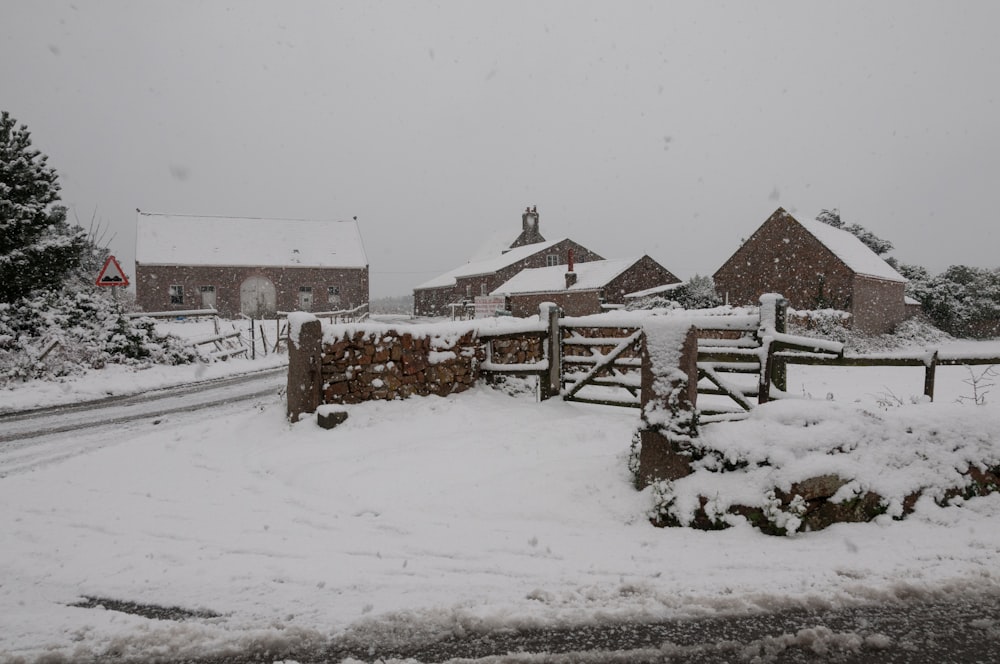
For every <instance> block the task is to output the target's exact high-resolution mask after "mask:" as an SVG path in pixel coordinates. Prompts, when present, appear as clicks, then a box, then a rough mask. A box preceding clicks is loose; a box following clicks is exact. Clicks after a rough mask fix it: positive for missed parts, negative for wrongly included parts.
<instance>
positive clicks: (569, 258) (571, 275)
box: [566, 249, 576, 288]
mask: <svg viewBox="0 0 1000 664" xmlns="http://www.w3.org/2000/svg"><path fill="white" fill-rule="evenodd" d="M566 267H567V268H569V269H567V270H566V288H569V287H570V286H572V285H573V284H575V283H576V272H574V271H573V250H572V249H570V250H569V251H567V252H566Z"/></svg>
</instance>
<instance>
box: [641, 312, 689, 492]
mask: <svg viewBox="0 0 1000 664" xmlns="http://www.w3.org/2000/svg"><path fill="white" fill-rule="evenodd" d="M643 330H644V332H645V333H644V335H643V344H642V393H641V399H642V425H641V426H640V428H639V430H638V431H637V432H636V434H635V435H636V438H637V442H638V445H639V458H638V470H637V471H636V477H635V483H636V487H637V488H639V489H642V488H644V487H646V486H648V485H650V484H652V483H653V482H656V481H657V480H673V479H679V478H681V477H684V476H685V475H689V474H691V472H692V470H691V466H690V464H691V454H690V450H691V441H692V440H693V439H694V438H697V436H698V409H697V401H698V333H697V328H695V327H694V326H692V325H690V324H689V323H684V322H682V321H662V322H661V321H657V322H655V323H653V322H650V323H649V324H644V325H643Z"/></svg>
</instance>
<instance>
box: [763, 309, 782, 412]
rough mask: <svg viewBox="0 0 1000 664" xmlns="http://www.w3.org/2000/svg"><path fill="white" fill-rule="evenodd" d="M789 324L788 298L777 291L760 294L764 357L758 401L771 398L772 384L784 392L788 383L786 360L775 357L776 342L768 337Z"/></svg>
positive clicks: (766, 400) (765, 401)
mask: <svg viewBox="0 0 1000 664" xmlns="http://www.w3.org/2000/svg"><path fill="white" fill-rule="evenodd" d="M787 325H788V300H786V299H785V298H783V297H782V296H781V295H778V294H777V293H765V294H764V295H761V296H760V327H759V328H758V330H757V335H758V336H759V337H760V338H761V346H762V348H763V350H764V359H763V360H762V361H761V368H760V381H759V382H758V383H757V403H759V404H760V403H767V402H768V401H770V400H771V385H772V384H773V385H774V386H775V387H776V388H777V389H779V390H781V391H782V392H784V391H785V390H786V389H787V387H788V385H787V383H788V376H787V368H786V365H785V363H784V362H780V361H777V358H775V357H774V351H775V349H774V343H773V341H772V340H771V339H769V338H767V336H768V335H767V333H768V332H776V333H778V334H784V333H785V330H786V327H787Z"/></svg>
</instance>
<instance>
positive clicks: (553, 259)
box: [545, 254, 559, 267]
mask: <svg viewBox="0 0 1000 664" xmlns="http://www.w3.org/2000/svg"><path fill="white" fill-rule="evenodd" d="M545 264H546V265H548V266H549V267H552V266H553V265H559V256H557V255H556V254H549V255H548V256H546V257H545Z"/></svg>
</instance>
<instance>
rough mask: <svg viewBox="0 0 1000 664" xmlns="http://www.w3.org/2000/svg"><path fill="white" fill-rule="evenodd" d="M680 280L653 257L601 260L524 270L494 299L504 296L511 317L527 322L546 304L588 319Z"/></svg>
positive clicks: (499, 289)
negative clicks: (638, 294)
mask: <svg viewBox="0 0 1000 664" xmlns="http://www.w3.org/2000/svg"><path fill="white" fill-rule="evenodd" d="M679 283H680V280H679V279H678V278H677V277H675V276H674V275H673V274H672V273H671V272H670V271H669V270H667V269H666V268H665V267H663V266H662V265H660V264H659V263H657V262H656V261H655V260H653V259H652V258H650V257H649V256H642V257H640V258H626V259H619V260H597V261H589V262H586V263H580V264H574V262H573V261H572V260H571V261H570V262H569V263H568V264H567V265H565V266H562V265H556V266H553V267H536V268H528V269H525V270H521V271H520V272H518V273H517V274H516V275H514V277H512V278H511V279H509V280H508V281H506V282H504V283H503V284H502V285H500V286H499V287H498V288H496V289H495V290H494V291H493V292H492V293H490V295H502V296H503V297H504V298H505V299H506V309H507V310H508V311H510V312H511V315H513V316H517V317H519V318H525V317H527V316H531V315H533V314H536V313H538V305H540V304H541V303H542V302H554V303H555V304H557V305H559V308H560V309H562V310H563V312H564V313H565V314H566V315H567V316H586V315H589V314H597V313H601V311H602V310H604V309H606V308H609V307H614V306H615V305H619V306H620V305H624V304H625V297H626V296H627V295H628V294H630V293H633V292H635V291H641V290H646V289H650V288H655V287H657V286H663V285H666V284H679Z"/></svg>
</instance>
